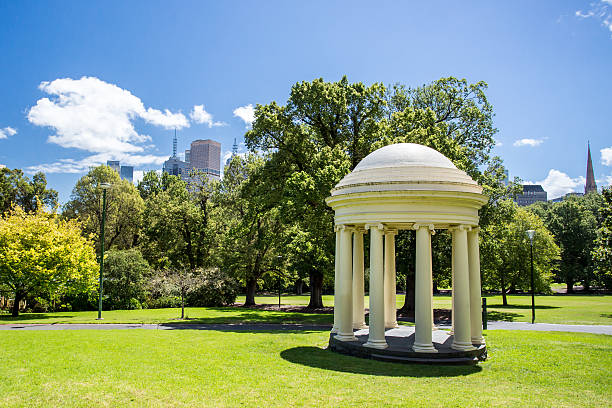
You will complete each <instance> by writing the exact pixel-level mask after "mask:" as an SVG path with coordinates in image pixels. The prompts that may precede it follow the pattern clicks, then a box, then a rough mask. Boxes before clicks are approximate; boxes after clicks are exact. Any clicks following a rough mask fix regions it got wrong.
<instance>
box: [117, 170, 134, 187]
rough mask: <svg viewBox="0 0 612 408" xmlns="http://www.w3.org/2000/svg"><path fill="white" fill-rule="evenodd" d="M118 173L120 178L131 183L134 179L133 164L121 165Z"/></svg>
mask: <svg viewBox="0 0 612 408" xmlns="http://www.w3.org/2000/svg"><path fill="white" fill-rule="evenodd" d="M119 175H120V176H121V179H122V180H129V182H130V183H132V182H133V181H134V166H121V172H120V173H119Z"/></svg>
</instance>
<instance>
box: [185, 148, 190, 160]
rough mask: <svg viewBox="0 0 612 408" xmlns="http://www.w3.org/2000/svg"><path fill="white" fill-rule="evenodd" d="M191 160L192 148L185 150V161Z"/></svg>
mask: <svg viewBox="0 0 612 408" xmlns="http://www.w3.org/2000/svg"><path fill="white" fill-rule="evenodd" d="M190 162H191V150H189V149H187V150H185V163H190Z"/></svg>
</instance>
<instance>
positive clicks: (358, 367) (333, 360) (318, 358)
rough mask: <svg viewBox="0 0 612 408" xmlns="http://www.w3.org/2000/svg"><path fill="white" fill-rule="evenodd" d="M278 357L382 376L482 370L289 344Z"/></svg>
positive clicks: (460, 374) (333, 368)
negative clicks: (365, 356)
mask: <svg viewBox="0 0 612 408" xmlns="http://www.w3.org/2000/svg"><path fill="white" fill-rule="evenodd" d="M280 356H281V357H282V358H283V359H284V360H286V361H289V362H291V363H295V364H301V365H305V366H308V367H314V368H322V369H324V370H331V371H340V372H343V373H352V374H366V375H378V376H385V377H458V376H462V375H470V374H475V373H478V372H480V371H482V368H481V367H480V366H431V365H424V364H402V363H387V362H384V361H376V360H368V359H365V358H359V357H352V356H345V355H343V354H338V353H334V352H331V351H329V350H323V349H320V348H318V347H293V348H290V349H287V350H283V351H282V352H281V353H280Z"/></svg>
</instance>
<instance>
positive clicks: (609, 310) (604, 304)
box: [0, 295, 612, 324]
mask: <svg viewBox="0 0 612 408" xmlns="http://www.w3.org/2000/svg"><path fill="white" fill-rule="evenodd" d="M255 300H256V302H257V303H258V304H266V303H267V304H274V303H275V302H277V301H278V298H276V297H274V296H260V297H257V298H256V299H255ZM368 301H369V299H368V298H367V296H366V300H365V304H366V306H367V304H368ZM237 302H244V297H239V298H238V299H237ZM333 302H334V297H333V296H331V295H326V296H324V297H323V303H324V304H325V305H326V306H333ZM508 302H509V306H507V307H504V306H502V301H501V296H488V297H487V303H488V311H489V320H505V321H517V322H527V321H529V322H530V321H531V298H530V297H529V296H508ZM282 303H283V304H285V305H307V304H308V296H283V297H282ZM403 304H404V296H403V295H398V296H397V305H398V307H401V306H402V305H403ZM434 307H435V308H438V309H450V307H451V298H450V296H435V297H434ZM186 315H187V317H188V319H187V320H186V321H182V322H187V323H238V322H246V323H311V324H327V323H331V322H332V320H333V318H332V316H331V315H329V314H327V315H326V314H310V313H297V312H277V311H264V310H255V309H245V308H240V307H227V308H187V309H186ZM179 316H180V309H146V310H130V311H123V310H112V311H104V313H103V317H104V320H103V321H98V320H96V317H97V312H95V311H90V312H58V313H24V314H22V315H21V316H19V317H18V318H12V317H10V316H9V315H7V314H4V315H0V324H2V323H173V322H174V323H176V322H177V317H179ZM536 322H539V323H564V324H612V296H610V295H607V296H596V295H591V296H582V295H572V296H566V295H556V296H537V297H536Z"/></svg>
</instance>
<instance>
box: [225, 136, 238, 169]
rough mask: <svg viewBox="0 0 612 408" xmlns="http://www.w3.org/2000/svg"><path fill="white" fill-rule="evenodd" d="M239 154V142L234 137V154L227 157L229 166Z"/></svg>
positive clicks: (226, 162)
mask: <svg viewBox="0 0 612 408" xmlns="http://www.w3.org/2000/svg"><path fill="white" fill-rule="evenodd" d="M237 154H238V143H236V138H234V144H233V145H232V155H231V156H230V157H228V158H227V160H226V161H225V165H226V166H227V165H228V164H230V162H231V161H232V159H233V158H234V156H236V155H237Z"/></svg>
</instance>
